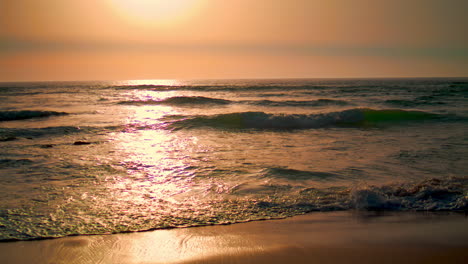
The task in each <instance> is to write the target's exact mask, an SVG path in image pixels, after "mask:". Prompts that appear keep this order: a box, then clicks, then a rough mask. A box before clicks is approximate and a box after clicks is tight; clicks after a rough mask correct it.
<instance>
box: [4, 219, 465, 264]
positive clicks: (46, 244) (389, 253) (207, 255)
mask: <svg viewBox="0 0 468 264" xmlns="http://www.w3.org/2000/svg"><path fill="white" fill-rule="evenodd" d="M467 227H468V221H467V220H466V218H465V217H464V216H463V215H457V214H450V215H449V214H425V213H396V214H388V213H386V214H384V215H379V214H375V213H366V214H363V213H353V212H351V213H350V212H332V213H314V214H308V215H303V216H297V217H293V218H290V219H284V220H275V221H260V222H250V223H245V224H235V225H227V226H207V227H197V228H176V229H170V230H157V231H151V232H141V233H129V234H116V235H100V236H78V237H67V238H61V239H54V240H43V241H29V242H25V241H23V242H14V243H1V244H0V255H2V256H3V257H2V258H3V259H4V260H5V261H6V262H5V263H33V262H34V263H76V264H78V263H79V264H82V263H285V262H288V263H345V262H346V263H376V262H379V263H412V264H414V263H463V260H466V257H468V254H467V253H466V252H468V251H467V249H468V242H467V241H468V228H467Z"/></svg>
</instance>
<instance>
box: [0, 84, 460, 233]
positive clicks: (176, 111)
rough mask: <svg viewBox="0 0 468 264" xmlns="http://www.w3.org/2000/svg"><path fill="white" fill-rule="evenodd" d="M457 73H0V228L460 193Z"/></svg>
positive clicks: (176, 220)
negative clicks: (159, 76)
mask: <svg viewBox="0 0 468 264" xmlns="http://www.w3.org/2000/svg"><path fill="white" fill-rule="evenodd" d="M467 95H468V80H467V79H390V80H383V79H375V80H209V81H121V82H82V83H78V82H77V83H74V82H66V83H58V82H55V83H1V84H0V102H1V104H0V145H1V149H2V151H1V152H0V177H1V182H0V190H1V192H0V199H1V200H2V204H1V205H0V239H1V240H12V239H37V238H43V237H61V236H66V235H72V234H101V233H117V232H126V231H138V230H148V229H157V228H167V227H183V226H196V225H207V224H222V223H234V222H243V221H249V220H257V219H269V218H280V217H286V216H291V215H296V214H302V213H305V212H310V211H330V210H353V209H361V210H398V211H400V210H402V211H406V210H430V211H439V210H449V211H466V210H467V208H468V206H467V204H468V184H467V183H468V179H467V177H466V171H467V168H468V165H467V164H468V163H467V162H466V160H465V157H467V154H468V148H467V147H466V146H467V137H466V131H467V130H468V122H467V121H468V100H466V97H467Z"/></svg>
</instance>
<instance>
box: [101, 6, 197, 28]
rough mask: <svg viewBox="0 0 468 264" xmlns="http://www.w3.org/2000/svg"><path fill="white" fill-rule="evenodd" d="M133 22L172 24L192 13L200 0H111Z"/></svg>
mask: <svg viewBox="0 0 468 264" xmlns="http://www.w3.org/2000/svg"><path fill="white" fill-rule="evenodd" d="M109 1H110V3H111V5H112V7H113V8H114V9H116V11H117V12H118V13H119V14H120V15H122V16H123V17H124V18H127V19H129V20H130V21H131V22H137V23H142V24H146V25H158V24H159V25H160V24H171V23H176V22H177V21H179V20H181V19H183V18H186V17H187V16H189V14H191V13H192V12H193V11H194V9H195V7H196V6H197V5H198V4H199V3H200V0H109Z"/></svg>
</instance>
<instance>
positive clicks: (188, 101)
mask: <svg viewBox="0 0 468 264" xmlns="http://www.w3.org/2000/svg"><path fill="white" fill-rule="evenodd" d="M230 103H232V101H229V100H224V99H217V98H210V97H204V96H176V97H170V98H167V99H163V100H136V101H123V102H120V103H119V104H127V105H193V104H201V105H213V104H215V105H225V104H230Z"/></svg>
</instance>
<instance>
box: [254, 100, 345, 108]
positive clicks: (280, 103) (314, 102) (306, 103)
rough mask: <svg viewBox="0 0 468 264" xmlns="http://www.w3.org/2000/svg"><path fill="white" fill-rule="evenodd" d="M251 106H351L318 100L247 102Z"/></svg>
mask: <svg viewBox="0 0 468 264" xmlns="http://www.w3.org/2000/svg"><path fill="white" fill-rule="evenodd" d="M247 103H249V104H253V105H260V106H270V107H271V106H273V107H275V106H279V107H286V106H291V107H308V106H327V105H349V104H350V103H349V102H347V101H344V100H333V99H318V100H311V101H292V100H291V101H271V100H258V101H247Z"/></svg>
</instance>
